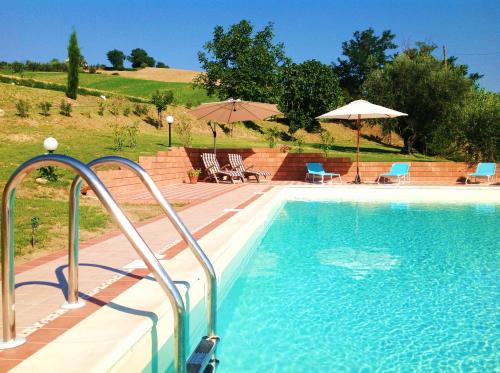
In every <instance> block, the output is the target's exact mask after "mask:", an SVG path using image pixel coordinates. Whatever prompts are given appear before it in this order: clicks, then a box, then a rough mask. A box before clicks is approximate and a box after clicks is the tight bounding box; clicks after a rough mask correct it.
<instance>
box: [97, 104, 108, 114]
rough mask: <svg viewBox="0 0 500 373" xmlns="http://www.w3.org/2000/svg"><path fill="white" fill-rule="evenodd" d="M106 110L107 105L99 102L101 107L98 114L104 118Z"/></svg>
mask: <svg viewBox="0 0 500 373" xmlns="http://www.w3.org/2000/svg"><path fill="white" fill-rule="evenodd" d="M104 110H106V105H104V103H103V102H99V107H98V108H97V114H98V115H99V116H101V117H102V116H104Z"/></svg>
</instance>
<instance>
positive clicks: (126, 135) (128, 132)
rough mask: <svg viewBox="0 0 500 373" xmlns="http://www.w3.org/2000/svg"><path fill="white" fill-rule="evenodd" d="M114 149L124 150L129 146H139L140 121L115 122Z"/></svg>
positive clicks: (113, 126)
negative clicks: (129, 122)
mask: <svg viewBox="0 0 500 373" xmlns="http://www.w3.org/2000/svg"><path fill="white" fill-rule="evenodd" d="M111 127H112V128H113V149H114V150H123V149H124V148H125V147H127V148H135V147H136V146H137V137H138V136H137V135H138V134H139V122H134V123H131V124H129V125H126V124H120V123H113V124H112V125H111Z"/></svg>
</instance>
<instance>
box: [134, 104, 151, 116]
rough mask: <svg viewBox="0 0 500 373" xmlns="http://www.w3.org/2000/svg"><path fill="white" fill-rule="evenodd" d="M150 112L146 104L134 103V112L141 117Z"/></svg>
mask: <svg viewBox="0 0 500 373" xmlns="http://www.w3.org/2000/svg"><path fill="white" fill-rule="evenodd" d="M147 113H148V106H147V105H144V104H135V105H134V114H135V115H137V116H138V117H140V116H141V115H146V114H147Z"/></svg>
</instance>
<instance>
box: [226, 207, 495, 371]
mask: <svg viewBox="0 0 500 373" xmlns="http://www.w3.org/2000/svg"><path fill="white" fill-rule="evenodd" d="M499 209H500V206H499V205H496V206H495V205H444V204H443V205H425V204H387V203H386V204H380V203H379V204H375V203H374V204H369V203H350V202H339V203H334V202H301V201H290V202H287V203H285V204H284V205H283V207H282V208H281V210H280V211H279V212H278V214H277V215H276V217H275V218H274V219H273V221H272V222H271V223H270V227H269V229H268V230H267V231H266V232H265V234H264V235H263V237H262V238H261V239H260V240H258V241H257V243H256V244H255V248H254V249H252V250H253V254H252V255H251V257H250V259H249V260H248V263H247V264H246V265H245V266H244V267H243V268H242V269H241V273H240V275H239V277H238V279H237V280H236V281H235V283H234V285H233V286H232V288H231V290H230V291H229V293H228V294H227V296H226V298H225V300H224V302H223V304H222V306H221V308H220V311H219V321H218V325H219V334H220V335H221V337H222V342H221V345H220V348H219V349H218V357H219V359H220V361H221V363H220V365H219V371H220V372H320V371H322V372H331V371H335V372H339V371H349V372H351V371H376V370H379V371H387V370H397V371H408V370H418V371H457V370H465V371H468V370H472V371H490V372H491V371H498V370H499V369H500V361H499V347H500V342H499V341H500V333H499V309H500V297H499V283H500V282H499V280H500V278H499V273H500V266H499V264H500V263H499V262H500V260H499V253H500V244H499V242H500V229H499V227H500V213H499V211H500V210H499Z"/></svg>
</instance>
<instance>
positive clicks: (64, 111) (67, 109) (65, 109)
mask: <svg viewBox="0 0 500 373" xmlns="http://www.w3.org/2000/svg"><path fill="white" fill-rule="evenodd" d="M72 111H73V106H72V105H71V102H66V101H65V100H61V103H60V104H59V113H60V114H61V115H64V116H65V117H70V116H71V112H72Z"/></svg>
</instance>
